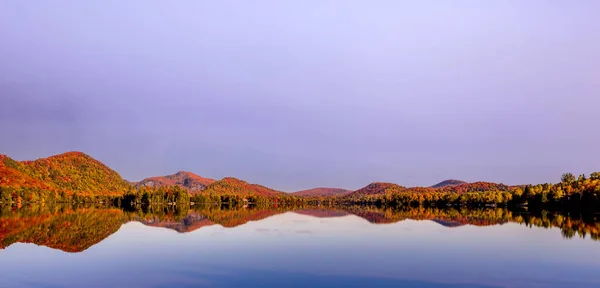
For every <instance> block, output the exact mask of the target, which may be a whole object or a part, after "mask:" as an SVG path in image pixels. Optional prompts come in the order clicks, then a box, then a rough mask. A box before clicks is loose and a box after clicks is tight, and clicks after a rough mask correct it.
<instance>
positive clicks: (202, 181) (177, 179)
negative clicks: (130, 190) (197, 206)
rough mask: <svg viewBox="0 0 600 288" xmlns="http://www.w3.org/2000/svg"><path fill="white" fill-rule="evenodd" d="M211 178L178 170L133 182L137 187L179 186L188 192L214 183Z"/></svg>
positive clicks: (199, 189)
mask: <svg viewBox="0 0 600 288" xmlns="http://www.w3.org/2000/svg"><path fill="white" fill-rule="evenodd" d="M214 182H215V180H214V179H211V178H204V177H202V176H199V175H196V174H194V173H192V172H187V171H179V172H177V173H175V174H172V175H166V176H155V177H150V178H146V179H144V180H142V181H140V182H137V183H134V184H135V185H136V186H137V187H143V186H146V187H164V186H179V187H182V188H185V189H187V190H188V191H190V192H192V193H193V192H199V191H202V190H204V189H205V188H206V186H208V185H210V184H212V183H214Z"/></svg>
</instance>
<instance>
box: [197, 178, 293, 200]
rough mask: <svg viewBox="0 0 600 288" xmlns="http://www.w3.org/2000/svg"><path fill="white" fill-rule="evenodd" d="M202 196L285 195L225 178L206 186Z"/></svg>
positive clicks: (238, 180)
mask: <svg viewBox="0 0 600 288" xmlns="http://www.w3.org/2000/svg"><path fill="white" fill-rule="evenodd" d="M202 193H203V194H205V193H206V194H214V195H226V194H232V195H241V196H283V195H287V194H286V193H284V192H281V191H277V190H273V189H271V188H267V187H265V186H261V185H258V184H250V183H248V182H246V181H242V180H240V179H237V178H233V177H226V178H223V179H221V180H219V181H215V182H213V183H212V184H210V185H208V186H206V188H205V189H204V190H202Z"/></svg>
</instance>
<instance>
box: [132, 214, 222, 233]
mask: <svg viewBox="0 0 600 288" xmlns="http://www.w3.org/2000/svg"><path fill="white" fill-rule="evenodd" d="M139 221H140V222H141V223H142V224H144V225H146V226H151V227H162V228H167V229H171V230H175V231H177V232H179V233H187V232H192V231H194V230H197V229H200V228H202V227H206V226H212V225H215V223H214V222H212V221H210V220H208V219H207V218H206V217H205V216H203V215H200V214H198V213H196V212H190V213H189V214H188V215H187V216H186V217H185V218H183V219H181V220H179V221H175V220H162V221H161V220H160V218H158V217H149V218H145V219H140V220H139Z"/></svg>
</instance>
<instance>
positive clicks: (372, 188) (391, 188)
mask: <svg viewBox="0 0 600 288" xmlns="http://www.w3.org/2000/svg"><path fill="white" fill-rule="evenodd" d="M405 189H406V188H405V187H403V186H400V185H398V184H394V183H385V182H373V183H371V184H369V185H367V186H365V187H363V188H361V189H358V190H356V191H354V192H352V193H349V194H346V195H345V196H344V197H347V198H356V197H363V196H367V195H378V194H385V193H388V192H399V191H403V190H405Z"/></svg>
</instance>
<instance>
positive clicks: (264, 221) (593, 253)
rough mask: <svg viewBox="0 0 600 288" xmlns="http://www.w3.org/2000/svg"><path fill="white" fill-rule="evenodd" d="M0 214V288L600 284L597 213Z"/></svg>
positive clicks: (33, 210)
mask: <svg viewBox="0 0 600 288" xmlns="http://www.w3.org/2000/svg"><path fill="white" fill-rule="evenodd" d="M288 210H291V211H288ZM1 211H2V213H1V214H0V247H2V250H0V271H1V273H2V276H1V277H0V287H174V286H175V287H240V286H241V287H600V241H597V239H598V235H599V231H600V225H599V223H600V222H599V221H598V220H599V218H600V217H598V215H587V216H581V215H557V214H550V213H545V212H544V213H538V214H533V213H526V212H511V211H507V210H503V209H487V210H454V209H450V210H439V209H423V208H419V209H412V210H401V211H398V210H391V209H377V208H365V207H338V208H319V209H315V208H312V209H299V208H294V209H284V208H278V209H258V208H254V209H247V208H236V209H225V208H222V207H193V208H192V209H190V210H188V209H185V210H183V211H180V210H169V209H162V208H156V209H154V208H152V209H150V210H144V211H130V212H127V211H123V210H120V209H118V208H94V207H79V208H73V207H68V208H67V207H25V208H20V209H16V208H10V207H9V208H3V209H2V210H1Z"/></svg>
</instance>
